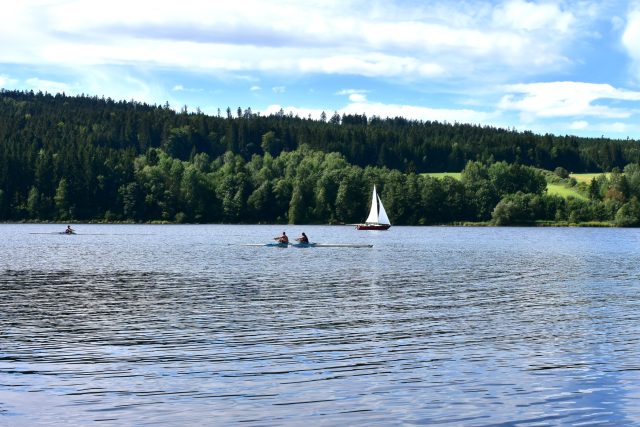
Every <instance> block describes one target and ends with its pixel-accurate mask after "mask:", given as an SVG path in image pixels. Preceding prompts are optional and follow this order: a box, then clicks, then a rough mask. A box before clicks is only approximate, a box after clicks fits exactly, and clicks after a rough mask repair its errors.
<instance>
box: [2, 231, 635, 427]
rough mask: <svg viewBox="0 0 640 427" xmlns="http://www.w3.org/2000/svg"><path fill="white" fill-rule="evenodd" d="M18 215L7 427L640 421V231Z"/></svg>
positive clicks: (9, 298) (7, 236)
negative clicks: (291, 244)
mask: <svg viewBox="0 0 640 427" xmlns="http://www.w3.org/2000/svg"><path fill="white" fill-rule="evenodd" d="M62 229H64V226H62V225H60V226H55V225H0V235H1V236H2V237H1V238H0V239H1V240H0V425H7V426H38V425H52V426H53V425H56V426H57V425H103V426H109V425H231V424H242V425H247V426H258V425H259V426H269V425H274V426H300V425H308V426H311V425H313V426H316V425H328V426H333V425H362V426H376V425H380V426H387V425H446V426H452V425H453V426H457V425H460V426H485V425H523V426H524V425H531V426H534V425H535V426H540V425H639V424H640V230H623V229H584V228H582V229H580V228H560V229H559V228H535V229H530V228H452V227H422V228H418V227H393V228H392V229H391V230H390V231H388V232H363V231H356V230H354V229H353V228H351V227H320V226H316V227H311V226H306V227H300V226H288V227H286V230H287V231H288V234H291V235H295V234H298V233H299V232H300V231H305V232H307V234H308V235H309V236H310V238H311V240H312V241H317V242H322V243H359V244H361V243H370V244H373V245H374V247H373V248H371V249H348V248H313V249H311V248H307V249H300V248H286V249H282V248H266V247H244V246H241V244H242V243H261V242H267V241H268V240H269V239H270V238H271V237H272V236H275V235H277V234H280V233H281V232H282V230H283V228H282V227H281V226H160V225H155V226H154V225H141V226H135V225H76V229H77V230H78V231H79V233H85V234H78V235H75V236H65V235H58V234H30V233H48V232H51V231H58V230H62Z"/></svg>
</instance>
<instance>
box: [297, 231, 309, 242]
mask: <svg viewBox="0 0 640 427" xmlns="http://www.w3.org/2000/svg"><path fill="white" fill-rule="evenodd" d="M296 241H298V242H300V243H307V244H308V243H309V238H308V237H307V235H306V234H304V231H303V232H302V234H301V235H300V236H299V237H297V238H296Z"/></svg>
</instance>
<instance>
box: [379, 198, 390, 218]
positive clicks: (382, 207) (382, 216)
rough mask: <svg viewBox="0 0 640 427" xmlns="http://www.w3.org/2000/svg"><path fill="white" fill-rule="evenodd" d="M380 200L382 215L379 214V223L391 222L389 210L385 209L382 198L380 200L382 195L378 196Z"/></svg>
mask: <svg viewBox="0 0 640 427" xmlns="http://www.w3.org/2000/svg"><path fill="white" fill-rule="evenodd" d="M378 202H380V215H378V223H379V224H389V225H391V222H389V217H388V216H387V211H385V210H384V206H382V200H380V196H378Z"/></svg>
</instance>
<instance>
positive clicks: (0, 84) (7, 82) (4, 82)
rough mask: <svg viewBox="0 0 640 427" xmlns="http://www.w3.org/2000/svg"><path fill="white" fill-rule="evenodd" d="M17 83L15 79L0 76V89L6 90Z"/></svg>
mask: <svg viewBox="0 0 640 427" xmlns="http://www.w3.org/2000/svg"><path fill="white" fill-rule="evenodd" d="M16 83H17V80H16V79H12V78H11V77H9V76H7V75H4V74H0V88H7V87H9V86H13V85H14V84H16Z"/></svg>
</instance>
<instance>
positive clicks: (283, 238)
mask: <svg viewBox="0 0 640 427" xmlns="http://www.w3.org/2000/svg"><path fill="white" fill-rule="evenodd" d="M273 240H277V241H278V243H289V237H288V236H287V233H285V232H284V231H283V232H282V236H278V237H274V238H273Z"/></svg>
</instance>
